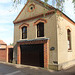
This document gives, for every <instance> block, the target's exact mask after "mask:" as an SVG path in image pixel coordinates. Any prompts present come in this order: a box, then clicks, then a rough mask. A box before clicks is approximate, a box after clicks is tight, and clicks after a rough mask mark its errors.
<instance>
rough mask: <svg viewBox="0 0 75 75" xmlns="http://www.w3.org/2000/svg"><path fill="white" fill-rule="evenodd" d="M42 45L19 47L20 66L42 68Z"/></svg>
mask: <svg viewBox="0 0 75 75" xmlns="http://www.w3.org/2000/svg"><path fill="white" fill-rule="evenodd" d="M43 48H44V47H43V44H31V45H21V64H25V65H32V66H39V67H44V51H43V50H44V49H43Z"/></svg>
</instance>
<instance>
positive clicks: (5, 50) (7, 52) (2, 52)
mask: <svg viewBox="0 0 75 75" xmlns="http://www.w3.org/2000/svg"><path fill="white" fill-rule="evenodd" d="M0 61H2V62H13V46H10V45H9V46H7V44H6V43H5V42H4V41H3V40H0Z"/></svg>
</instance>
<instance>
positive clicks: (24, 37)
mask: <svg viewBox="0 0 75 75" xmlns="http://www.w3.org/2000/svg"><path fill="white" fill-rule="evenodd" d="M26 38H27V27H26V26H24V27H23V28H22V39H26Z"/></svg>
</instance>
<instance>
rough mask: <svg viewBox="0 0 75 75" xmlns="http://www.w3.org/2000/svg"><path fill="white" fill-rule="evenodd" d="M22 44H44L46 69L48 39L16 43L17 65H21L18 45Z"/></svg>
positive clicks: (45, 64) (47, 62)
mask: <svg viewBox="0 0 75 75" xmlns="http://www.w3.org/2000/svg"><path fill="white" fill-rule="evenodd" d="M24 44H44V68H48V65H49V39H45V40H35V41H34V40H32V41H31V40H30V41H25V40H24V41H19V42H17V64H21V49H20V45H24Z"/></svg>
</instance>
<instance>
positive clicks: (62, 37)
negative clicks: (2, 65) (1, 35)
mask: <svg viewBox="0 0 75 75" xmlns="http://www.w3.org/2000/svg"><path fill="white" fill-rule="evenodd" d="M13 52H14V57H13V58H14V61H17V64H25V65H32V66H39V67H44V68H50V69H54V70H61V69H65V68H68V67H70V66H72V65H75V22H74V21H72V20H71V19H70V18H69V17H68V16H67V15H65V14H64V13H62V12H61V11H60V10H58V9H55V8H54V7H52V6H50V5H48V4H47V5H46V7H45V6H44V2H42V1H40V0H33V2H31V1H27V3H26V4H25V6H24V8H23V9H22V10H21V12H20V13H19V15H18V16H17V18H16V19H15V20H14V51H13Z"/></svg>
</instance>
